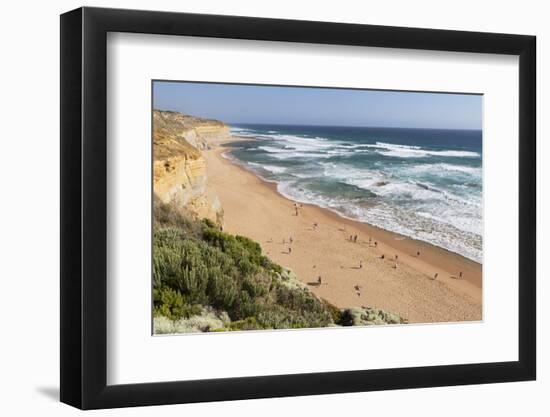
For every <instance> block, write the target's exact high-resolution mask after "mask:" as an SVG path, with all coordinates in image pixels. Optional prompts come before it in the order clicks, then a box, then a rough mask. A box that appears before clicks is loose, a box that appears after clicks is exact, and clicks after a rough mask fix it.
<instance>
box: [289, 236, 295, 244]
mask: <svg viewBox="0 0 550 417" xmlns="http://www.w3.org/2000/svg"><path fill="white" fill-rule="evenodd" d="M289 241H290V244H291V245H292V242H294V239H292V236H290V238H289Z"/></svg>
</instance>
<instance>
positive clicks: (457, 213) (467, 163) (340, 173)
mask: <svg viewBox="0 0 550 417" xmlns="http://www.w3.org/2000/svg"><path fill="white" fill-rule="evenodd" d="M231 130H232V134H233V135H235V136H241V137H243V140H242V141H238V142H236V143H234V144H232V146H235V149H234V150H233V151H232V152H231V156H230V157H231V158H233V159H234V160H235V161H236V162H238V163H239V164H241V165H243V166H245V167H246V168H247V169H249V170H251V171H253V172H255V173H256V174H257V175H259V176H260V177H262V178H263V179H265V180H266V181H271V182H274V183H276V184H277V189H278V191H279V192H280V193H281V194H282V195H284V196H286V197H287V198H289V199H292V200H295V201H299V202H302V203H310V204H315V205H318V206H321V207H324V208H327V209H330V210H332V211H334V212H336V213H338V214H340V215H341V216H344V217H347V218H351V219H354V220H358V221H361V222H366V223H369V224H372V225H375V226H379V227H381V228H383V229H386V230H390V231H393V232H397V233H400V234H402V235H406V236H409V237H412V238H415V239H419V240H423V241H426V242H429V243H431V244H434V245H436V246H439V247H442V248H445V249H448V250H450V251H452V252H455V253H459V254H461V255H463V256H465V257H467V258H469V259H472V260H475V261H477V262H481V260H482V230H483V218H482V132H481V131H480V130H441V129H408V128H379V127H341V126H283V125H233V126H232V129H231ZM248 137H250V138H253V140H252V139H250V140H248V139H246V138H248Z"/></svg>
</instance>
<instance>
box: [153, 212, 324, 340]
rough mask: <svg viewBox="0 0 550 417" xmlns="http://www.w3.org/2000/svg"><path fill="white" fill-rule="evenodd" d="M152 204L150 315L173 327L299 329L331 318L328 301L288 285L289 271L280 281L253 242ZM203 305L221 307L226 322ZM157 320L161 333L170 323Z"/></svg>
mask: <svg viewBox="0 0 550 417" xmlns="http://www.w3.org/2000/svg"><path fill="white" fill-rule="evenodd" d="M156 207H160V214H159V213H155V218H156V226H155V228H154V233H153V301H154V315H155V317H164V318H165V319H167V320H172V330H174V329H176V331H177V332H186V331H204V329H206V330H207V331H212V330H223V329H225V328H227V329H229V330H237V329H239V330H245V329H267V328H269V329H278V328H301V327H321V326H328V325H330V324H332V323H333V318H332V315H331V312H330V310H329V308H327V306H326V304H325V303H323V302H321V301H320V300H319V299H317V298H316V297H315V296H314V295H313V294H312V293H311V292H310V291H309V290H307V289H305V288H303V287H302V286H300V285H289V282H287V281H288V280H289V279H290V278H289V277H287V275H289V274H288V273H287V274H286V275H285V277H286V278H285V279H286V281H284V279H283V278H282V276H283V274H284V270H283V268H281V267H280V266H279V265H277V264H275V263H273V262H272V261H271V260H269V259H268V258H267V257H265V256H264V255H262V250H261V247H260V245H259V244H258V243H257V242H254V241H252V240H250V239H248V238H246V237H243V236H232V235H229V234H227V233H224V232H222V231H220V230H219V229H218V227H217V226H216V225H215V224H214V223H213V222H212V221H210V220H206V219H205V220H202V221H196V220H193V219H191V218H188V217H185V216H183V215H181V214H174V213H172V212H170V206H168V205H160V204H158V205H157V206H156ZM289 276H290V275H289ZM294 280H295V277H294ZM201 306H209V307H210V308H212V309H213V311H223V312H226V313H227V315H228V316H229V317H228V320H229V319H230V320H231V321H232V324H231V325H227V326H226V325H224V326H221V325H220V323H219V319H218V318H217V316H215V315H214V316H212V315H211V316H208V317H205V316H204V314H205V313H204V311H202V312H201ZM209 314H210V313H209ZM212 314H214V313H212ZM198 317H202V318H200V319H199V318H198ZM163 320H164V319H162V320H160V321H159V323H160V324H159V326H160V327H159V328H162V329H163V331H165V332H166V331H167V329H169V328H170V326H169V325H168V324H167V323H165V322H164V321H163ZM157 321H158V320H157ZM208 323H210V324H208Z"/></svg>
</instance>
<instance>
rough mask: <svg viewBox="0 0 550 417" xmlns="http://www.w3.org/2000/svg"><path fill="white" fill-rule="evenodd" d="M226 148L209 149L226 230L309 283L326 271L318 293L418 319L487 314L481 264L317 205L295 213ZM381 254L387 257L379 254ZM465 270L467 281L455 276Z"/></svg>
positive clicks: (290, 204)
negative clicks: (252, 243)
mask: <svg viewBox="0 0 550 417" xmlns="http://www.w3.org/2000/svg"><path fill="white" fill-rule="evenodd" d="M227 151H228V149H227V148H216V149H214V150H208V151H203V154H204V157H205V159H206V161H207V175H208V187H209V188H210V189H211V191H212V192H215V193H216V194H217V195H218V197H219V199H220V201H221V204H222V207H223V210H224V230H225V231H227V232H229V233H233V234H240V235H243V236H247V237H249V238H251V239H253V240H255V241H257V242H259V243H260V244H261V246H262V249H263V251H264V252H265V253H266V254H267V255H268V256H269V257H270V258H271V259H273V260H274V261H275V262H277V263H279V264H281V265H283V266H285V267H288V268H291V269H292V270H293V271H294V272H295V273H296V274H297V276H298V278H299V279H300V280H301V281H303V282H305V283H311V284H313V283H315V282H316V281H317V279H318V277H319V276H321V279H322V284H321V285H311V284H310V285H309V288H310V289H311V290H312V291H313V292H314V293H315V294H317V295H318V296H319V297H322V298H324V299H326V300H327V301H329V302H331V303H333V304H335V305H337V306H338V307H352V306H361V305H363V306H370V307H377V308H381V309H384V310H388V311H391V312H394V313H397V314H399V315H401V316H402V317H404V318H407V319H408V320H409V321H410V322H411V323H414V322H416V323H418V322H424V323H426V322H444V321H463V320H481V319H482V308H481V299H482V288H481V287H482V285H481V265H479V264H478V263H476V262H473V261H470V260H468V259H466V258H464V257H462V256H459V255H456V254H454V253H451V252H448V251H445V250H443V249H440V248H437V247H435V246H432V245H429V244H426V243H423V242H419V241H415V240H412V239H409V238H404V237H403V236H400V235H397V234H395V233H390V232H387V231H384V230H382V229H379V228H376V227H373V226H370V225H367V224H364V223H359V222H355V221H351V220H347V219H344V218H342V217H340V216H338V215H337V214H335V213H333V212H331V211H329V210H325V209H322V208H319V207H317V206H313V205H305V204H304V205H303V207H302V208H301V209H300V210H299V215H298V216H296V215H295V209H294V202H292V201H290V200H288V199H286V198H284V197H283V196H281V195H280V194H279V193H278V192H277V191H276V188H275V186H274V184H270V183H267V182H265V181H262V180H261V179H260V178H258V177H256V176H255V175H254V174H252V173H251V172H249V171H247V170H246V169H244V168H241V167H239V166H237V165H236V164H234V163H232V162H231V161H228V160H227V159H224V158H223V157H222V156H221V154H222V152H227ZM314 223H317V224H318V227H316V228H315V227H314V226H313V225H314ZM349 235H358V239H357V243H353V242H350V241H349V240H348V237H349ZM290 237H292V239H293V243H292V244H290V243H289V239H290ZM369 237H371V238H372V244H371V246H369V243H368V241H369ZM283 239H284V241H285V242H286V243H284V244H283ZM374 241H377V242H378V246H377V247H375V246H374ZM289 247H290V248H292V252H291V253H290V254H289V253H288V248H289ZM417 251H420V257H417V256H416V252H417ZM382 254H384V255H385V259H380V256H381V255H382ZM396 254H397V255H398V261H397V262H395V261H394V259H395V255H396ZM360 261H362V268H359V263H360ZM395 266H396V267H395ZM460 271H462V272H463V279H457V278H456V277H458V275H459V272H460ZM435 273H438V277H437V279H435V280H434V279H432V278H433V276H434V274H435ZM356 286H358V287H359V289H360V290H359V291H357V290H356Z"/></svg>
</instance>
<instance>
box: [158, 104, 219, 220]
mask: <svg viewBox="0 0 550 417" xmlns="http://www.w3.org/2000/svg"><path fill="white" fill-rule="evenodd" d="M228 136H229V126H227V125H225V124H224V123H222V122H219V121H217V120H208V119H200V118H196V117H191V116H186V115H183V114H181V113H175V112H165V111H158V110H155V111H154V112H153V161H154V165H153V189H154V193H155V195H156V196H157V197H158V198H160V199H161V200H162V201H163V202H164V203H173V204H174V205H175V206H176V207H180V208H182V209H185V210H186V211H187V212H190V213H191V214H194V215H195V216H196V217H198V218H205V217H206V218H209V219H211V220H214V221H216V222H221V220H222V208H221V205H220V202H219V200H218V198H217V197H216V196H215V195H210V194H209V193H208V192H207V191H206V181H207V173H206V163H205V161H204V158H203V157H202V155H201V152H200V149H208V148H210V147H211V146H212V144H214V143H216V142H218V141H221V140H224V139H226V138H227V137H228Z"/></svg>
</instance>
